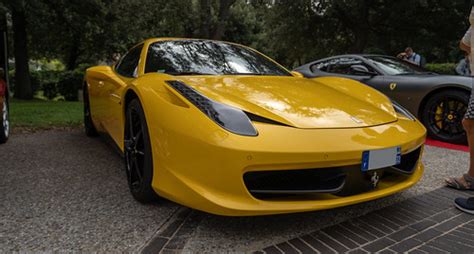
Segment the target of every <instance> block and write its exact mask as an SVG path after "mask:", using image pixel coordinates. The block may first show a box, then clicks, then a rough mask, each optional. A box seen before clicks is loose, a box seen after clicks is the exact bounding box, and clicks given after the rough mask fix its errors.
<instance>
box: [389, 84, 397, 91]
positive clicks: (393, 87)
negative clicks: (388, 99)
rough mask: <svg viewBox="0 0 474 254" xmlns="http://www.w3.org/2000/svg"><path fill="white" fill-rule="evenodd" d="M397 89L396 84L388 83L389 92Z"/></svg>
mask: <svg viewBox="0 0 474 254" xmlns="http://www.w3.org/2000/svg"><path fill="white" fill-rule="evenodd" d="M395 88H397V83H390V90H392V91H393V90H395Z"/></svg>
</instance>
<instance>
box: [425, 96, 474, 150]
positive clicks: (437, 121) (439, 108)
mask: <svg viewBox="0 0 474 254" xmlns="http://www.w3.org/2000/svg"><path fill="white" fill-rule="evenodd" d="M469 96H470V95H469V94H468V93H467V92H463V91H458V90H450V91H449V90H447V91H442V92H439V93H436V94H434V95H432V96H431V97H430V98H429V99H428V101H427V102H426V105H425V107H424V110H423V111H422V116H421V119H422V122H423V124H424V125H425V127H426V129H427V130H428V134H429V136H431V137H432V138H434V139H437V140H440V141H443V142H448V143H455V144H466V142H467V140H466V132H465V131H464V128H463V126H462V119H463V118H464V114H465V113H466V110H467V107H468V105H469Z"/></svg>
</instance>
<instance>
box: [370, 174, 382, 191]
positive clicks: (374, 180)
mask: <svg viewBox="0 0 474 254" xmlns="http://www.w3.org/2000/svg"><path fill="white" fill-rule="evenodd" d="M370 181H371V182H372V185H373V186H374V188H375V187H377V185H378V184H379V181H380V176H379V175H378V174H377V172H374V174H373V175H372V177H371V178H370Z"/></svg>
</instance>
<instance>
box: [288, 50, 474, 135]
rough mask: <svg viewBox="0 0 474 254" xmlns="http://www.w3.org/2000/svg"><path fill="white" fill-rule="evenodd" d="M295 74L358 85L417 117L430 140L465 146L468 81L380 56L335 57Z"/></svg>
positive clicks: (469, 81) (467, 78)
mask: <svg viewBox="0 0 474 254" xmlns="http://www.w3.org/2000/svg"><path fill="white" fill-rule="evenodd" d="M295 71H297V72H300V73H302V74H303V75H304V76H305V77H308V78H314V77H321V76H339V77H346V78H350V79H355V80H357V81H360V82H362V83H364V84H367V85H369V86H371V87H373V88H375V89H377V90H379V91H381V92H383V93H384V94H386V95H387V96H388V97H390V98H391V99H392V100H394V101H396V102H398V103H400V104H401V105H402V106H404V107H405V108H407V109H408V110H409V111H410V112H411V113H413V114H414V115H415V116H418V118H419V119H420V120H421V121H422V122H423V124H424V125H425V126H426V128H427V130H428V133H429V135H430V136H431V137H432V138H435V139H438V140H441V141H445V142H450V143H466V134H465V132H464V129H463V127H462V124H461V121H462V118H463V116H464V114H465V112H466V109H467V105H468V102H469V96H470V94H471V88H472V82H473V78H471V77H463V76H454V75H440V74H436V73H433V72H429V71H427V70H425V69H423V68H420V67H418V66H416V65H413V64H411V63H409V62H406V61H403V60H399V59H397V58H395V57H390V56H382V55H341V56H334V57H330V58H325V59H322V60H318V61H315V62H311V63H308V64H305V65H303V66H300V67H298V68H296V69H295Z"/></svg>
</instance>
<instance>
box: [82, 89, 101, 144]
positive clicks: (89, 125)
mask: <svg viewBox="0 0 474 254" xmlns="http://www.w3.org/2000/svg"><path fill="white" fill-rule="evenodd" d="M82 91H83V96H84V99H83V101H84V102H83V103H84V130H85V132H86V135H87V136H89V137H95V136H97V135H98V133H97V130H96V128H95V126H94V123H93V122H92V117H91V107H90V101H89V91H88V88H87V85H86V84H84V88H83V90H82Z"/></svg>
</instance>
